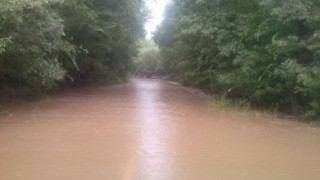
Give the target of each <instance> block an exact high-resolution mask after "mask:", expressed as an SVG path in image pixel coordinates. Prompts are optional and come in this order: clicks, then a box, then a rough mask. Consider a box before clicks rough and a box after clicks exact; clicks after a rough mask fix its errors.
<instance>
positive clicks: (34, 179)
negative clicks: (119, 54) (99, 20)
mask: <svg viewBox="0 0 320 180" xmlns="http://www.w3.org/2000/svg"><path fill="white" fill-rule="evenodd" d="M7 108H8V109H7V110H6V111H3V112H2V113H1V115H0V180H215V179H216V180H235V179H236V180H242V179H243V180H319V179H320V156H319V152H320V131H318V129H316V128H310V127H308V125H306V124H301V123H296V122H289V121H283V120H277V119H273V118H270V117H264V116H260V115H257V114H255V113H230V112H226V111H222V110H217V109H213V108H210V107H208V105H207V104H206V103H205V102H204V100H203V99H202V98H201V97H199V96H198V95H196V94H193V93H190V92H189V91H187V90H186V89H185V88H183V87H180V86H178V85H175V84H171V83H168V82H164V81H159V80H148V79H133V80H132V81H131V82H130V83H128V84H124V85H116V86H112V87H104V86H98V87H86V88H80V89H72V90H67V91H64V92H62V93H59V94H57V95H54V96H52V97H51V98H50V99H47V100H43V101H40V102H19V103H17V102H12V103H11V105H9V106H8V107H7Z"/></svg>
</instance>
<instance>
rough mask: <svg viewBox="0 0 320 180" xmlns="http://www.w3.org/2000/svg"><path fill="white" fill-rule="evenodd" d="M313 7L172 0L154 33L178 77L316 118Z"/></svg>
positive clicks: (263, 0) (319, 38)
mask: <svg viewBox="0 0 320 180" xmlns="http://www.w3.org/2000/svg"><path fill="white" fill-rule="evenodd" d="M319 10H320V2H319V1H317V0H197V1H192V0H173V2H172V3H171V4H170V5H169V6H168V7H167V10H166V17H165V20H164V22H163V23H162V25H161V26H160V27H159V28H158V30H157V33H156V35H155V41H156V43H157V44H158V45H159V46H160V49H161V54H162V56H163V59H164V64H165V65H166V68H167V69H169V70H170V71H169V72H168V74H174V76H176V77H178V78H179V80H180V81H182V82H184V83H186V84H190V85H194V86H198V87H201V88H204V89H206V90H207V91H208V92H210V93H214V94H221V95H226V96H227V97H229V98H233V99H243V98H245V99H247V100H249V101H250V102H251V103H252V104H253V105H255V106H259V107H273V108H278V109H279V110H282V111H284V112H288V113H292V114H295V115H301V116H303V117H305V118H308V119H316V118H318V117H319V116H320V61H319V60H320V14H319Z"/></svg>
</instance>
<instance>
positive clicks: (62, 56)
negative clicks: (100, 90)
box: [0, 0, 146, 95]
mask: <svg viewBox="0 0 320 180" xmlns="http://www.w3.org/2000/svg"><path fill="white" fill-rule="evenodd" d="M0 4H1V6H0V90H6V89H10V88H13V89H23V90H25V91H27V92H28V93H32V94H34V95H39V94H44V93H47V92H49V91H51V90H52V89H54V88H57V87H61V86H68V85H71V84H83V83H115V82H122V81H125V80H126V79H127V78H128V77H129V75H130V73H131V70H132V67H133V58H134V57H135V56H136V54H137V53H138V48H139V46H138V41H139V39H142V38H143V37H144V29H143V25H144V22H145V20H146V10H145V8H144V3H143V1H142V0H0Z"/></svg>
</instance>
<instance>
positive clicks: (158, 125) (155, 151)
mask: <svg viewBox="0 0 320 180" xmlns="http://www.w3.org/2000/svg"><path fill="white" fill-rule="evenodd" d="M159 86H160V84H157V83H150V82H144V83H138V84H136V93H137V98H138V102H139V103H138V104H139V109H140V111H139V112H140V114H139V117H140V122H139V123H140V136H139V137H140V143H141V144H140V149H139V160H138V171H139V173H140V174H139V175H138V176H139V178H138V179H154V180H158V179H159V180H160V179H172V178H171V176H170V171H171V169H172V167H171V157H170V155H169V153H170V152H171V150H170V147H169V146H170V139H169V138H168V137H170V129H168V128H169V127H167V126H166V124H165V121H166V119H165V116H163V111H164V108H165V107H164V106H162V103H161V101H160V99H159V93H161V92H160V91H159V89H160V87H159Z"/></svg>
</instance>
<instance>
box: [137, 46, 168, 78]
mask: <svg viewBox="0 0 320 180" xmlns="http://www.w3.org/2000/svg"><path fill="white" fill-rule="evenodd" d="M140 46H141V48H140V52H139V54H138V56H137V58H135V60H134V65H135V73H136V75H138V76H142V77H143V76H147V77H151V76H161V75H163V74H165V69H164V66H163V64H162V62H163V61H162V59H161V56H160V52H159V48H158V47H157V45H156V44H155V43H154V42H153V41H152V40H144V41H141V42H140Z"/></svg>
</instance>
